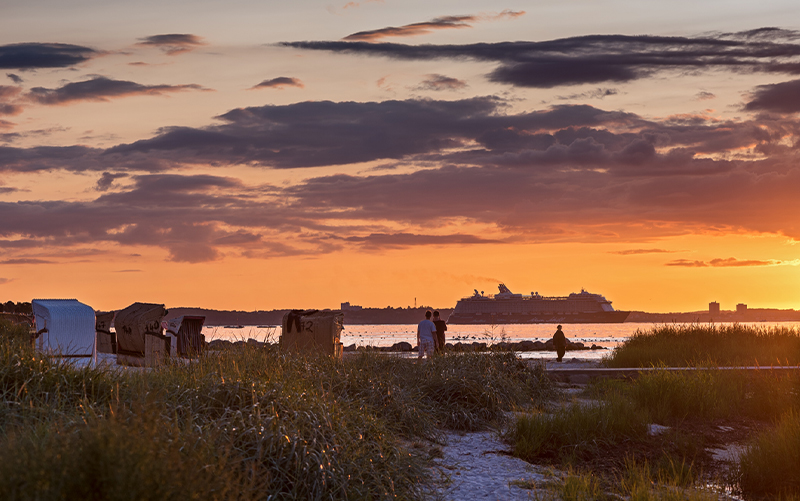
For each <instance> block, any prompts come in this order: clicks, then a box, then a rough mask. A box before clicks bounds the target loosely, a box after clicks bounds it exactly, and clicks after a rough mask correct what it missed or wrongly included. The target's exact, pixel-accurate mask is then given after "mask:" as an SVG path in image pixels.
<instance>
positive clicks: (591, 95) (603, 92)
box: [556, 87, 619, 101]
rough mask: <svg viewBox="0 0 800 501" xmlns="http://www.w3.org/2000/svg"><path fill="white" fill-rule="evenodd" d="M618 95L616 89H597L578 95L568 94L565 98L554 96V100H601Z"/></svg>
mask: <svg viewBox="0 0 800 501" xmlns="http://www.w3.org/2000/svg"><path fill="white" fill-rule="evenodd" d="M617 94H619V91H618V90H617V89H601V88H599V87H598V88H597V89H594V90H590V91H586V92H580V93H578V94H569V95H567V96H556V99H558V100H559V101H575V100H581V99H603V98H606V97H608V96H616V95H617Z"/></svg>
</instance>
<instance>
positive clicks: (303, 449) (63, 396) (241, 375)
mask: <svg viewBox="0 0 800 501" xmlns="http://www.w3.org/2000/svg"><path fill="white" fill-rule="evenodd" d="M2 329H7V328H6V327H5V326H3V327H0V333H4V334H2V335H0V394H2V398H3V402H2V404H0V457H3V458H10V459H8V460H4V461H0V498H2V499H71V498H86V499H111V500H113V499H187V498H192V499H382V498H390V497H396V498H401V499H420V498H422V497H423V496H424V493H425V492H426V489H427V488H428V487H427V486H428V484H429V481H430V477H429V470H428V469H427V460H428V458H427V457H424V456H423V453H422V452H421V451H420V450H419V449H417V448H414V447H411V446H410V445H409V444H411V443H412V442H413V441H415V440H418V439H420V438H429V439H432V440H436V439H438V438H439V437H440V436H441V433H442V431H443V430H445V429H452V430H464V431H468V430H477V429H482V428H485V427H487V426H491V425H493V424H495V423H499V422H501V421H502V420H503V419H504V417H505V415H506V413H507V412H508V411H510V410H514V409H518V408H523V407H530V406H535V405H538V404H540V403H541V402H542V401H543V399H545V398H547V397H548V396H549V395H550V394H551V392H552V388H551V386H550V385H549V383H548V380H547V379H546V378H545V377H544V374H543V372H542V371H541V370H532V369H530V368H528V366H527V365H526V364H524V363H522V362H521V361H519V360H518V359H516V358H515V357H514V356H513V355H511V354H507V353H506V354H464V355H457V356H448V357H439V358H434V359H431V360H429V361H426V362H425V363H416V361H414V360H409V359H399V358H391V357H381V356H379V355H370V354H364V355H359V356H357V357H353V358H348V359H346V360H344V361H339V362H337V361H333V360H331V359H329V358H325V357H322V358H302V357H294V356H287V355H285V354H282V353H280V352H279V351H278V350H277V349H276V348H256V347H249V346H246V347H242V348H236V349H230V350H225V351H223V352H220V353H214V354H208V355H205V356H203V357H201V358H200V360H199V361H198V362H197V363H193V364H189V365H182V364H181V365H179V364H174V365H164V366H162V367H159V368H156V369H154V370H150V371H118V370H99V369H76V368H74V367H71V366H69V365H66V364H62V363H58V362H55V361H52V360H49V359H47V358H42V357H41V356H40V355H39V354H37V353H35V352H34V351H33V350H32V349H31V347H30V344H29V343H28V342H27V341H26V337H25V336H17V334H19V333H18V332H16V331H14V332H11V331H10V330H9V331H8V334H7V335H6V334H5V332H6V331H3V330H2Z"/></svg>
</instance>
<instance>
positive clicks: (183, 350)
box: [167, 315, 206, 357]
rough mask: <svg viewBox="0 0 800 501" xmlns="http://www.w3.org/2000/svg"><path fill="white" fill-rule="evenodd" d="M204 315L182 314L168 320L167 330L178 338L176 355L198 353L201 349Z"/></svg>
mask: <svg viewBox="0 0 800 501" xmlns="http://www.w3.org/2000/svg"><path fill="white" fill-rule="evenodd" d="M205 321H206V317H201V316H189V315H183V316H180V317H178V318H173V319H172V320H170V321H169V326H168V327H167V332H168V333H170V334H172V335H173V336H175V337H176V338H177V339H178V346H177V348H178V355H179V356H182V357H187V356H193V355H199V354H200V352H201V351H202V350H203V342H204V341H205V336H203V324H204V323H205Z"/></svg>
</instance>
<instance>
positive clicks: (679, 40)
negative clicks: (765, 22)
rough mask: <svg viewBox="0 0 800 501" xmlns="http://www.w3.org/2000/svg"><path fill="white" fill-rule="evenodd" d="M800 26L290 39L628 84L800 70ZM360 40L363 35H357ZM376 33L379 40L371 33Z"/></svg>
mask: <svg viewBox="0 0 800 501" xmlns="http://www.w3.org/2000/svg"><path fill="white" fill-rule="evenodd" d="M797 38H798V37H797V33H796V32H793V31H788V30H780V29H776V28H762V29H759V30H752V31H747V32H739V33H726V34H718V35H713V36H697V37H663V36H650V35H643V36H627V35H588V36H579V37H571V38H562V39H558V40H549V41H544V42H499V43H477V44H467V45H403V44H395V43H368V42H364V41H358V40H362V39H358V38H351V39H349V40H351V41H319V42H284V43H283V44H282V45H284V46H287V47H294V48H298V49H305V50H324V51H332V52H339V53H348V54H361V55H370V56H382V57H389V58H395V59H410V60H429V59H463V58H469V59H474V60H479V61H492V62H496V63H499V66H497V67H496V68H495V69H494V70H493V71H492V72H491V73H489V75H488V78H489V79H490V80H492V81H494V82H498V83H504V84H509V85H514V86H519V87H537V88H553V87H558V86H562V85H579V84H601V83H623V82H629V81H633V80H637V79H641V78H646V77H648V76H651V75H653V74H654V73H656V72H660V71H669V70H673V71H698V70H713V69H726V70H729V71H734V72H763V73H778V74H786V75H798V74H800V44H798V43H797ZM352 40H355V41H352ZM370 40H372V39H370Z"/></svg>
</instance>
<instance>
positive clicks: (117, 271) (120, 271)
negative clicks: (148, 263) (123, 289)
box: [114, 270, 143, 273]
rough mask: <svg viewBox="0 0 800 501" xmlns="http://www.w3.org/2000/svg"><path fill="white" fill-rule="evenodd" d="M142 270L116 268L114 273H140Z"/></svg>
mask: <svg viewBox="0 0 800 501" xmlns="http://www.w3.org/2000/svg"><path fill="white" fill-rule="evenodd" d="M142 271H143V270H116V271H114V273H141V272H142Z"/></svg>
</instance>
